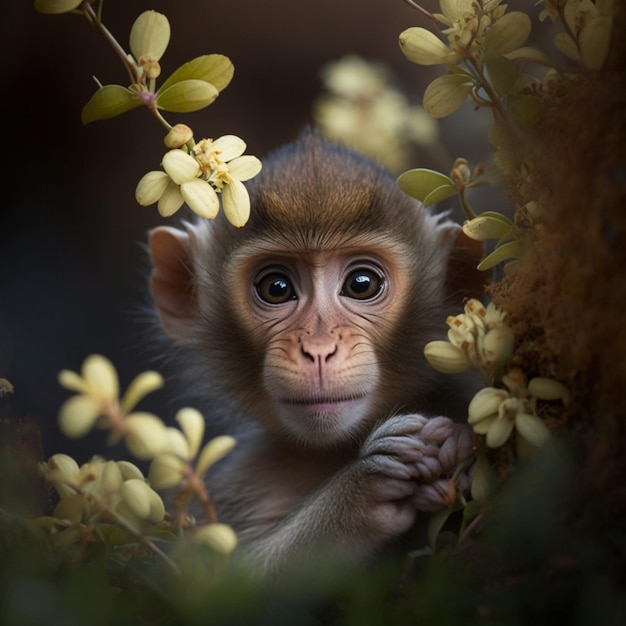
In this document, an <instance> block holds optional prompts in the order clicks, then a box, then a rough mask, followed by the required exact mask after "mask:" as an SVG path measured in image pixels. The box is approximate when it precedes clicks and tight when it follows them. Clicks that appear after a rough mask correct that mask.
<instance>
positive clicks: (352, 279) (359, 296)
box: [339, 267, 385, 300]
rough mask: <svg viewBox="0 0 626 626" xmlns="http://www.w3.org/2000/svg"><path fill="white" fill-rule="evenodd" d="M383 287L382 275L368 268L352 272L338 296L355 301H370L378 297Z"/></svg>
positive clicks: (360, 268)
mask: <svg viewBox="0 0 626 626" xmlns="http://www.w3.org/2000/svg"><path fill="white" fill-rule="evenodd" d="M384 285H385V281H384V280H383V277H382V275H381V274H380V273H379V272H377V271H376V270H374V269H373V268H369V267H359V268H357V269H354V270H352V271H351V272H350V273H349V274H348V276H347V277H346V280H345V281H344V283H343V286H342V287H341V292H340V294H339V295H342V296H347V297H348V298H354V299H355V300H372V299H373V298H376V297H377V296H379V295H380V293H381V292H382V290H383V287H384Z"/></svg>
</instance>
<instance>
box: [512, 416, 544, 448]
mask: <svg viewBox="0 0 626 626" xmlns="http://www.w3.org/2000/svg"><path fill="white" fill-rule="evenodd" d="M515 428H516V429H517V432H518V433H519V434H520V435H521V436H522V437H523V438H524V439H526V441H528V443H530V444H531V445H533V446H540V445H541V444H543V443H545V442H546V441H547V440H548V439H549V438H550V429H549V428H548V427H547V426H546V424H545V422H544V421H543V420H542V419H541V418H539V417H537V416H536V415H529V414H528V413H518V414H517V415H516V416H515Z"/></svg>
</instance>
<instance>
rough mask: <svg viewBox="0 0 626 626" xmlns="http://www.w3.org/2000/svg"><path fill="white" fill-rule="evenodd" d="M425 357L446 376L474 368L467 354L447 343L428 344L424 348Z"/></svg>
mask: <svg viewBox="0 0 626 626" xmlns="http://www.w3.org/2000/svg"><path fill="white" fill-rule="evenodd" d="M424 356H425V357H426V360H427V361H428V362H429V363H430V365H431V366H432V367H434V368H435V369H436V370H437V371H438V372H443V373H444V374H457V373H459V372H465V371H467V370H468V369H470V367H471V366H472V364H471V363H470V360H469V358H468V356H467V354H465V352H463V350H461V349H460V348H457V347H456V346H453V345H452V344H451V343H448V342H447V341H431V342H430V343H427V344H426V345H425V346H424Z"/></svg>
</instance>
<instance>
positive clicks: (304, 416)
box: [279, 398, 369, 445]
mask: <svg viewBox="0 0 626 626" xmlns="http://www.w3.org/2000/svg"><path fill="white" fill-rule="evenodd" d="M368 407H369V403H368V400H367V398H357V399H354V400H344V401H340V402H319V403H311V404H289V403H281V404H280V405H279V415H280V418H281V421H282V422H283V424H284V426H285V427H286V428H287V429H288V430H289V431H290V432H291V433H292V434H293V435H295V436H296V437H298V438H299V439H301V440H303V441H305V442H308V443H311V444H313V445H327V444H332V443H335V442H337V441H341V440H344V439H345V438H346V436H347V435H349V434H351V433H354V432H356V431H357V430H358V429H359V426H360V425H361V424H362V423H364V421H365V419H366V416H367V412H368Z"/></svg>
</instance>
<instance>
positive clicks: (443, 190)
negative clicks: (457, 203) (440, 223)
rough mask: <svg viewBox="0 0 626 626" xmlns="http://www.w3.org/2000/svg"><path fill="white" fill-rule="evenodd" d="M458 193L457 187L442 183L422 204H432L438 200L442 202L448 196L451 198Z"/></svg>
mask: <svg viewBox="0 0 626 626" xmlns="http://www.w3.org/2000/svg"><path fill="white" fill-rule="evenodd" d="M457 193H458V190H457V188H456V187H454V188H451V187H450V185H441V186H440V187H436V188H435V189H433V190H432V191H431V192H430V193H429V194H428V195H427V196H426V197H425V198H424V200H423V201H422V204H423V205H424V206H425V207H428V206H430V205H431V204H437V202H441V201H442V200H445V199H446V198H450V197H452V196H454V195H456V194H457Z"/></svg>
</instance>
